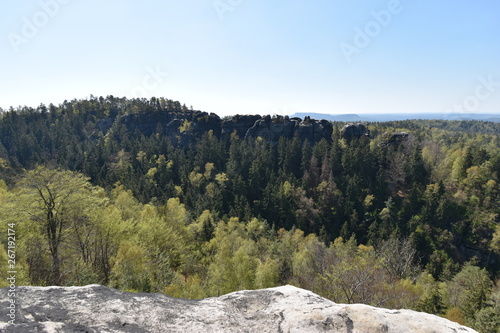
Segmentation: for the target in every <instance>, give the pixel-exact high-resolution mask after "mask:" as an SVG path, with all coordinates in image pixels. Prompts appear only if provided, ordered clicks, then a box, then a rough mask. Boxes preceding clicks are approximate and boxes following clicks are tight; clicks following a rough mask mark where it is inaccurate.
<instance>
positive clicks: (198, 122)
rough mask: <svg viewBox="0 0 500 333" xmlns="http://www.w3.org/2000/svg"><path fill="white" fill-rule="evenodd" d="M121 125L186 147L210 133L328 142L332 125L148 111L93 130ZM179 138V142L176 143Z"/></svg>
mask: <svg viewBox="0 0 500 333" xmlns="http://www.w3.org/2000/svg"><path fill="white" fill-rule="evenodd" d="M117 122H118V123H119V124H122V125H123V126H125V128H126V129H127V131H128V132H129V133H132V134H135V133H137V132H139V133H140V134H143V135H145V136H150V135H152V134H154V133H156V132H157V131H158V130H161V131H162V132H163V133H164V134H165V135H167V136H168V137H169V138H171V139H172V140H173V141H176V143H180V144H181V145H183V143H184V144H186V143H187V142H190V141H192V140H194V139H196V138H200V137H201V136H202V135H203V134H204V133H206V132H208V131H212V132H213V134H214V135H215V136H217V137H220V136H223V135H231V134H232V133H233V132H235V133H236V135H238V136H239V137H240V138H241V139H243V138H247V139H256V138H257V137H261V138H263V139H264V140H267V141H271V142H274V143H277V142H278V141H279V139H280V138H281V137H286V138H293V136H294V135H298V137H299V139H300V140H301V141H305V140H306V139H307V140H308V141H309V142H318V141H320V140H321V139H326V140H327V141H329V142H330V141H331V137H332V132H333V126H332V124H331V123H330V122H329V121H327V120H321V121H318V120H314V119H311V118H310V117H305V118H304V120H301V119H300V118H289V117H287V116H285V117H282V116H277V117H274V118H271V116H264V117H262V116H260V115H236V116H233V117H228V118H226V119H220V118H219V116H217V115H216V114H213V113H210V114H209V113H206V112H200V111H183V112H171V111H155V112H153V111H148V112H141V113H133V114H127V115H123V116H120V117H118V118H116V119H112V118H105V119H101V120H99V121H98V122H97V123H96V126H95V130H96V132H99V133H101V134H103V135H105V134H106V133H108V132H109V131H113V125H114V123H117ZM185 123H188V124H189V131H184V132H182V133H181V132H180V130H179V129H180V127H181V126H182V125H184V124H185ZM178 139H180V141H179V140H178Z"/></svg>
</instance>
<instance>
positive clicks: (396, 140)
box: [385, 132, 410, 146]
mask: <svg viewBox="0 0 500 333" xmlns="http://www.w3.org/2000/svg"><path fill="white" fill-rule="evenodd" d="M409 137H410V133H408V132H399V133H394V134H392V135H391V136H390V137H389V139H388V140H387V141H386V142H385V145H386V146H393V145H399V144H401V143H403V142H405V141H407V140H408V138H409Z"/></svg>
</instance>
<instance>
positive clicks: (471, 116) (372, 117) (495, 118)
mask: <svg viewBox="0 0 500 333" xmlns="http://www.w3.org/2000/svg"><path fill="white" fill-rule="evenodd" d="M305 116H309V117H311V118H314V119H326V120H330V121H343V122H351V121H393V120H408V119H441V120H481V121H492V122H500V113H498V114H495V113H401V114H396V113H394V114H393V113H380V114H323V113H314V112H299V113H295V114H293V115H291V117H299V118H304V117H305Z"/></svg>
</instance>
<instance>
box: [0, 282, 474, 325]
mask: <svg viewBox="0 0 500 333" xmlns="http://www.w3.org/2000/svg"><path fill="white" fill-rule="evenodd" d="M7 291H8V289H7V288H3V289H1V291H0V330H1V331H2V332H135V333H140V332H182V333H186V332H197V333H198V332H231V333H235V332H258V333H266V332H297V333H298V332H301V333H302V332H346V333H361V332H370V333H378V332H380V333H382V332H384V333H396V332H397V333H401V332H422V333H424V332H428V333H431V332H436V333H437V332H440V333H447V332H450V333H452V332H453V333H458V332H461V333H467V332H469V333H472V332H475V331H474V330H472V329H469V328H466V327H464V326H461V325H459V324H456V323H453V322H451V321H448V320H446V319H443V318H440V317H437V316H434V315H430V314H425V313H419V312H415V311H410V310H387V309H380V308H375V307H371V306H367V305H343V304H335V303H333V302H331V301H329V300H327V299H324V298H322V297H320V296H318V295H316V294H314V293H312V292H310V291H307V290H303V289H299V288H296V287H292V286H283V287H278V288H271V289H262V290H254V291H238V292H235V293H231V294H228V295H224V296H220V297H216V298H207V299H203V300H198V301H193V300H184V299H175V298H171V297H168V296H166V295H163V294H137V293H129V292H120V291H117V290H114V289H110V288H107V287H103V286H99V285H89V286H86V287H18V290H17V295H16V303H15V304H16V310H17V313H16V321H15V324H14V325H9V324H8V323H7V321H8V320H9V318H8V317H7V314H8V305H9V304H10V303H9V302H8V299H7Z"/></svg>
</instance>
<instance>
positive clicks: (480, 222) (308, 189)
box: [0, 96, 500, 332]
mask: <svg viewBox="0 0 500 333" xmlns="http://www.w3.org/2000/svg"><path fill="white" fill-rule="evenodd" d="M0 111H1V112H0V205H1V207H2V209H1V212H0V219H1V220H2V222H3V224H2V225H3V230H4V231H3V232H2V233H1V235H0V239H1V241H2V244H3V247H1V248H0V257H2V258H3V259H2V262H7V259H8V251H7V249H8V246H9V242H8V237H7V228H10V227H8V226H11V227H14V228H15V231H16V242H17V243H16V246H17V248H16V265H17V268H18V272H19V273H18V277H17V279H18V283H20V284H29V285H84V284H90V283H101V284H106V285H109V286H112V287H115V288H119V289H122V290H129V291H140V292H158V291H160V292H164V293H166V294H168V295H172V296H175V297H183V298H203V297H207V296H216V295H221V294H224V293H228V292H231V291H234V290H240V289H253V288H264V287H271V286H277V285H282V284H293V285H296V286H298V287H302V288H306V289H309V290H312V291H314V292H316V293H318V294H319V295H321V296H324V297H327V298H329V299H331V300H333V301H335V302H338V303H366V304H372V305H376V306H382V307H390V308H402V307H404V308H411V309H416V310H420V311H426V312H429V313H434V314H438V315H443V316H446V317H447V318H449V319H451V320H455V321H458V322H460V323H462V324H467V325H469V326H472V327H474V328H476V329H477V330H479V331H481V332H499V331H498V327H499V326H500V322H499V320H500V319H499V318H500V223H499V222H500V187H499V185H498V183H499V177H500V123H493V122H481V121H439V120H407V121H394V122H383V123H377V122H373V123H365V124H364V125H351V126H357V129H360V128H361V129H362V130H363V131H362V133H360V134H357V133H358V132H356V131H353V132H352V133H351V134H352V135H347V134H348V132H347V131H346V128H347V129H348V128H349V125H348V124H345V123H340V122H333V123H326V122H317V121H316V122H315V121H314V120H311V119H304V120H298V119H295V120H293V121H295V123H293V124H292V125H293V126H295V127H294V128H296V129H298V128H299V127H300V131H299V130H294V131H290V132H289V133H288V134H287V135H276V133H271V134H272V136H269V135H267V134H266V135H261V134H259V133H265V132H262V131H261V132H259V131H257V130H255V131H254V132H252V133H254V134H253V135H252V136H249V135H245V133H242V132H241V129H242V128H243V127H241V126H243V125H241V124H242V123H243V121H249V119H250V120H252V122H253V121H255V120H258V121H260V124H261V125H259V126H261V127H259V128H257V129H262V128H263V127H262V126H264V125H265V126H268V127H265V129H266V130H267V129H269V128H278V127H279V126H281V127H279V128H282V127H283V128H284V129H283V131H285V130H286V128H287V126H288V125H286V124H289V123H291V122H292V120H290V119H288V117H282V116H273V117H267V118H262V117H255V118H252V117H246V118H245V117H241V118H238V117H236V118H235V117H227V118H224V119H220V118H219V117H217V116H216V115H214V114H207V113H202V112H198V111H194V110H192V108H188V107H186V106H185V105H181V104H180V103H179V102H176V101H172V100H168V99H164V98H152V99H150V100H147V99H125V98H116V97H113V96H108V97H105V98H104V97H99V98H97V97H93V96H92V97H91V98H90V99H86V100H73V101H69V102H68V101H65V102H64V103H62V104H61V105H59V106H55V105H52V104H51V105H49V106H45V105H40V106H39V107H38V108H36V109H33V108H28V107H19V108H16V109H14V108H11V109H10V110H0ZM167 121H168V124H167V123H166V122H167ZM221 124H222V125H221ZM266 124H274V125H272V126H274V127H269V126H271V125H266ZM282 124H285V125H283V126H282ZM240 125H241V126H240ZM221 126H222V127H221ZM249 126H250V127H252V124H250V125H249ZM307 126H309V127H307ZM247 127H248V126H247ZM228 128H229V130H228ZM252 128H254V129H255V128H256V127H255V126H253V127H252ZM308 128H312V129H311V132H310V133H311V135H310V136H307V135H304V134H303V133H305V132H307V130H308ZM245 129H246V127H245ZM320 130H321V131H320ZM301 131H302V132H301ZM280 133H285V132H280ZM318 133H320V134H318ZM325 133H326V134H325ZM346 133H347V134H346ZM317 134H318V135H317ZM6 272H7V270H6V269H4V270H2V271H0V276H1V277H2V281H3V282H2V284H3V285H6V282H5V276H3V275H5V274H6Z"/></svg>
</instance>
